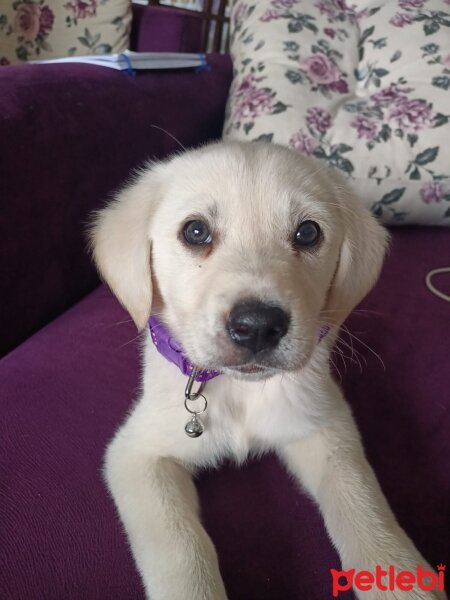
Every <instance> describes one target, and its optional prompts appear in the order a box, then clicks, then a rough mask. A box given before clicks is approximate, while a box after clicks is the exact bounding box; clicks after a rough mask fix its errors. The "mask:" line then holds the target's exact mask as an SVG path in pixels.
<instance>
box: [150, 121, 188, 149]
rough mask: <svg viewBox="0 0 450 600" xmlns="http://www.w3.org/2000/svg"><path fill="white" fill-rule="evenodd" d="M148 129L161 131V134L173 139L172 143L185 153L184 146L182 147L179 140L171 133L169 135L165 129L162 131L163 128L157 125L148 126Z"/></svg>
mask: <svg viewBox="0 0 450 600" xmlns="http://www.w3.org/2000/svg"><path fill="white" fill-rule="evenodd" d="M150 127H152V128H153V129H159V130H160V131H162V132H163V133H165V134H166V135H168V136H169V137H170V138H172V139H173V141H174V142H176V143H177V144H178V145H179V146H180V148H182V149H183V150H184V151H185V152H187V149H186V148H185V146H183V144H182V143H181V142H180V140H179V139H178V138H176V137H175V136H174V135H173V134H172V133H170V131H167V129H164V127H160V126H159V125H150Z"/></svg>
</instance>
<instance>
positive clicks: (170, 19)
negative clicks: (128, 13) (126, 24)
mask: <svg viewBox="0 0 450 600" xmlns="http://www.w3.org/2000/svg"><path fill="white" fill-rule="evenodd" d="M201 34H202V20H201V18H200V15H199V13H195V12H193V11H189V10H182V9H178V8H173V7H170V8H167V7H165V6H137V5H134V6H133V26H132V28H131V39H130V42H131V43H130V46H131V48H132V49H133V50H136V51H137V52H200V51H201Z"/></svg>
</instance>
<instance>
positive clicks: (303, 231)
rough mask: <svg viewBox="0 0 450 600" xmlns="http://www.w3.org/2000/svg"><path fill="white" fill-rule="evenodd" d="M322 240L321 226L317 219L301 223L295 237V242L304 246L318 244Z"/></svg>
mask: <svg viewBox="0 0 450 600" xmlns="http://www.w3.org/2000/svg"><path fill="white" fill-rule="evenodd" d="M319 240H320V227H319V226H318V225H317V223H316V222H315V221H303V223H300V225H299V227H298V229H297V231H296V233H295V237H294V244H295V245H296V246H300V247H303V248H311V247H313V246H316V245H317V244H318V243H319Z"/></svg>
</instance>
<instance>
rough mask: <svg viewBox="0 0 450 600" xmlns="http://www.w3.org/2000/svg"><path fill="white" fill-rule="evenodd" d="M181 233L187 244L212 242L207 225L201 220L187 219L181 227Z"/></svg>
mask: <svg viewBox="0 0 450 600" xmlns="http://www.w3.org/2000/svg"><path fill="white" fill-rule="evenodd" d="M183 235H184V239H185V240H186V242H187V243H188V244H193V245H202V244H210V243H211V242H212V235H211V232H210V230H209V227H208V225H207V224H206V223H204V222H203V221H188V222H187V223H186V224H185V226H184V227H183Z"/></svg>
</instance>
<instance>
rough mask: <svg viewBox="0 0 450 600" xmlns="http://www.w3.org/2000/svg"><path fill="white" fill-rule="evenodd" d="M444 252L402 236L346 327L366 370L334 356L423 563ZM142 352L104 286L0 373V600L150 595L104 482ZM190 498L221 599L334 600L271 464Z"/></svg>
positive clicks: (428, 241)
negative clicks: (211, 546) (213, 555)
mask: <svg viewBox="0 0 450 600" xmlns="http://www.w3.org/2000/svg"><path fill="white" fill-rule="evenodd" d="M449 256H450V231H448V230H439V229H430V228H423V229H420V228H414V229H411V228H405V229H401V230H400V229H398V230H396V231H395V232H394V243H393V247H392V250H391V253H390V256H389V258H388V260H387V263H386V266H385V268H384V271H383V274H382V277H381V280H380V283H379V285H378V286H377V287H376V289H375V290H374V291H373V292H372V293H371V294H370V296H369V297H368V298H367V299H366V301H365V302H364V303H363V304H362V306H361V307H360V310H358V311H357V312H355V313H354V314H353V315H352V317H351V318H350V319H349V321H348V323H347V325H348V326H349V328H350V330H351V332H352V333H353V334H354V335H357V336H358V337H360V338H361V340H362V342H361V343H359V342H356V341H354V344H355V348H356V349H357V350H358V351H359V352H360V354H361V355H362V356H361V358H360V360H361V364H362V373H360V370H359V367H358V365H357V364H355V363H353V362H351V361H350V360H347V369H345V368H344V367H343V365H342V363H340V362H339V361H340V359H339V357H338V356H337V355H336V357H335V362H336V364H337V366H338V367H339V369H340V371H341V374H342V380H343V382H342V383H343V387H344V390H345V392H346V395H347V397H348V399H349V401H350V403H351V405H352V407H353V410H354V413H355V417H356V420H357V422H358V424H359V426H360V429H361V432H362V436H363V440H364V444H365V447H366V449H367V454H368V457H369V459H370V462H371V464H372V465H373V467H374V469H375V471H376V473H377V475H378V477H379V480H380V483H381V485H382V488H383V490H384V492H385V493H386V496H387V498H388V500H389V502H390V503H391V506H392V507H393V510H394V512H395V513H396V515H397V517H398V518H399V520H400V523H401V524H402V525H403V526H404V527H405V529H406V530H407V532H408V533H409V535H410V536H411V537H412V539H413V540H414V541H415V543H416V544H417V546H418V548H419V549H420V551H421V552H422V553H423V554H424V555H425V557H426V558H427V559H428V560H429V561H430V562H431V564H433V565H436V564H438V563H439V562H443V563H446V564H447V565H448V564H449V559H450V556H449V555H448V531H450V523H449V500H450V435H449V434H450V425H449V417H448V415H449V414H450V412H449V406H450V395H449V389H450V371H449V369H448V356H449V354H450V338H449V336H448V323H449V306H448V304H447V303H445V302H443V301H441V300H439V299H438V298H436V297H434V296H433V295H431V294H430V293H429V291H428V290H427V289H426V287H425V284H424V278H425V275H426V273H427V272H428V271H429V270H430V269H432V268H434V267H438V266H444V265H445V264H448V257H449ZM436 282H437V283H439V284H440V285H442V287H443V289H445V287H446V283H445V278H444V277H443V278H442V281H439V282H438V281H436ZM343 337H344V340H346V341H347V340H348V338H346V337H345V334H344V335H343ZM364 344H367V346H370V347H371V348H373V349H374V350H375V351H376V352H377V353H378V354H380V355H381V357H382V359H383V361H384V364H385V368H383V366H382V365H381V364H380V362H379V360H378V359H377V358H376V357H375V356H374V355H373V354H372V352H371V351H369V350H368V348H367V347H366V346H365V345H364ZM138 346H139V342H138V340H137V339H136V332H135V329H134V327H133V326H132V324H131V323H130V322H129V318H128V316H127V315H125V313H124V312H123V310H122V309H121V308H120V307H119V306H118V304H117V302H116V301H115V300H114V299H113V298H112V297H111V295H110V294H109V292H107V291H106V290H105V289H104V288H99V289H98V290H96V291H95V292H94V293H93V294H92V295H90V296H88V297H87V298H86V299H84V300H83V301H82V302H81V303H80V304H78V305H77V306H75V307H74V308H72V309H71V310H69V311H68V312H67V313H65V314H63V315H62V316H61V317H60V318H58V319H57V320H56V321H54V322H53V323H50V324H49V325H48V326H47V327H45V328H44V329H42V330H41V331H40V332H39V333H37V334H36V335H34V336H33V337H32V338H31V339H29V340H27V341H26V342H25V343H24V344H22V345H21V346H20V347H18V348H17V349H16V350H15V351H13V352H12V353H10V354H9V355H8V356H7V357H5V358H4V359H3V360H2V361H1V362H0V401H1V414H2V418H1V419H0V456H1V461H0V539H1V540H2V543H1V546H0V598H7V599H8V600H23V599H24V598H27V599H28V598H29V599H33V600H41V599H42V600H44V599H45V600H49V599H60V598H64V600H80V598H86V599H88V600H106V599H108V600H123V599H124V598H133V599H135V600H138V599H141V598H143V597H144V595H143V592H142V588H141V585H140V582H139V578H138V576H137V574H136V571H135V569H134V566H133V562H132V559H131V557H130V552H129V549H128V546H127V542H126V539H125V536H124V534H123V532H122V528H121V526H120V524H119V522H118V520H117V517H116V515H115V511H114V508H113V503H112V500H111V499H110V498H109V497H108V494H107V492H106V490H105V487H104V485H103V483H102V480H101V464H102V456H103V452H104V447H105V445H106V443H107V441H108V440H109V439H110V438H111V436H112V435H113V433H114V431H115V429H116V427H117V426H118V424H119V423H120V422H121V421H122V419H123V418H124V417H125V414H126V412H127V411H128V409H129V407H130V405H131V403H132V401H133V398H134V397H135V396H136V394H137V391H138V387H139V379H138V373H139V366H138V365H139V359H138ZM345 352H346V353H347V352H349V350H348V349H346V350H345ZM210 401H213V399H212V398H211V399H210ZM198 488H199V491H200V497H201V504H202V512H203V520H204V523H205V526H206V528H207V530H208V532H209V533H210V535H211V537H212V539H213V541H214V543H215V544H216V547H217V549H218V553H219V559H220V565H221V569H222V573H223V576H224V580H225V583H226V586H227V590H228V593H229V598H230V600H249V599H258V600H280V599H289V600H305V599H308V600H324V599H326V598H330V597H331V593H330V576H329V569H330V568H331V567H336V568H338V567H339V561H338V557H337V555H336V552H335V551H334V549H333V548H332V546H331V544H330V543H329V541H328V539H327V536H326V533H325V530H324V527H323V524H322V520H321V518H320V516H319V514H318V512H317V509H316V508H315V506H314V505H313V503H312V502H311V501H310V500H309V498H308V497H307V496H306V495H305V494H303V493H302V492H300V491H299V490H298V489H296V486H295V485H294V484H293V482H292V481H291V479H290V477H289V476H288V475H287V474H286V473H285V471H284V469H283V468H282V467H281V466H280V465H279V463H278V462H277V460H276V459H275V458H274V457H272V456H267V457H265V458H263V459H261V460H259V461H256V460H255V461H251V462H249V463H248V464H247V465H245V466H244V467H242V468H240V469H238V468H236V467H234V466H231V465H225V466H224V467H223V468H222V469H221V470H219V471H208V472H205V473H203V474H202V475H201V477H200V478H199V481H198ZM149 509H151V507H149ZM341 598H345V599H346V600H349V599H350V598H353V594H351V593H347V594H346V595H342V596H341Z"/></svg>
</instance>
